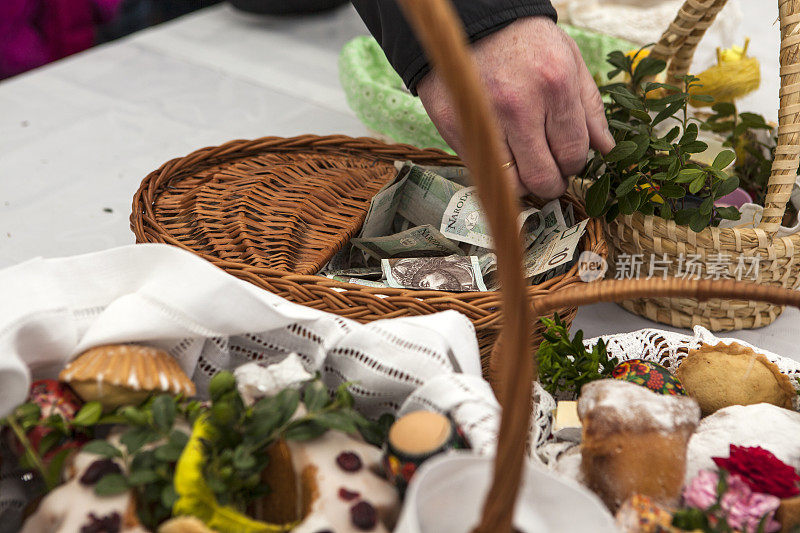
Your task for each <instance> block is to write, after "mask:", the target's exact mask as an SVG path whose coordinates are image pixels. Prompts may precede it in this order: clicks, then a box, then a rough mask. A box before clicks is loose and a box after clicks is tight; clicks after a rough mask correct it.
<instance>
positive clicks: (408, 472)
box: [400, 462, 417, 483]
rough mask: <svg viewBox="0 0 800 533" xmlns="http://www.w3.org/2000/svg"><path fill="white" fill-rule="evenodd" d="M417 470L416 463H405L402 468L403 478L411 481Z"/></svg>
mask: <svg viewBox="0 0 800 533" xmlns="http://www.w3.org/2000/svg"><path fill="white" fill-rule="evenodd" d="M416 471H417V465H415V464H414V463H410V462H409V463H405V464H404V465H403V468H402V469H401V470H400V475H401V476H403V479H404V480H405V481H406V483H407V482H409V481H411V477H412V476H413V475H414V473H415V472H416Z"/></svg>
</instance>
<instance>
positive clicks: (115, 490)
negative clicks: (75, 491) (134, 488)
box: [94, 474, 130, 496]
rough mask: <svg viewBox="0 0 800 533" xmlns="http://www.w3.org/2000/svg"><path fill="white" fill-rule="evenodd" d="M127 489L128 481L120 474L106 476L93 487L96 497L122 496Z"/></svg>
mask: <svg viewBox="0 0 800 533" xmlns="http://www.w3.org/2000/svg"><path fill="white" fill-rule="evenodd" d="M129 488H130V485H128V480H127V479H125V476H123V475H122V474H106V475H105V476H103V477H102V478H101V479H100V481H98V482H97V485H95V486H94V493H95V494H97V495H98V496H114V495H115V494H122V493H123V492H125V491H127V490H128V489H129Z"/></svg>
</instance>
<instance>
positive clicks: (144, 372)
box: [58, 344, 195, 410]
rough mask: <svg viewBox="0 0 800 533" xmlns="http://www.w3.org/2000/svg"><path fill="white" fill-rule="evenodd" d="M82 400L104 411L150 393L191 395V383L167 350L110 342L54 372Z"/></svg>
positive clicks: (144, 397)
mask: <svg viewBox="0 0 800 533" xmlns="http://www.w3.org/2000/svg"><path fill="white" fill-rule="evenodd" d="M58 377H59V379H60V380H61V381H64V382H66V383H69V385H70V387H72V389H73V390H74V391H75V392H76V393H78V396H80V397H81V398H82V399H83V400H84V401H87V402H89V401H93V400H97V401H99V402H100V403H102V404H103V407H105V408H106V409H107V410H111V409H114V408H115V407H118V406H120V405H136V404H139V403H141V402H142V401H144V400H145V399H146V398H147V397H148V396H149V395H150V394H152V393H156V392H166V393H170V394H184V395H186V396H194V394H195V386H194V383H192V380H191V379H189V377H188V376H187V375H186V374H185V373H184V372H183V370H182V369H181V367H180V366H179V365H178V363H177V362H176V361H175V359H173V358H172V357H171V356H170V355H169V354H168V353H167V352H165V351H163V350H158V349H155V348H149V347H147V346H140V345H137V344H111V345H106V346H98V347H96V348H92V349H90V350H87V351H85V352H83V353H82V354H81V355H79V356H78V357H77V358H75V359H74V360H72V362H70V363H69V364H68V365H67V366H66V367H65V368H64V370H62V371H61V373H60V374H59V375H58Z"/></svg>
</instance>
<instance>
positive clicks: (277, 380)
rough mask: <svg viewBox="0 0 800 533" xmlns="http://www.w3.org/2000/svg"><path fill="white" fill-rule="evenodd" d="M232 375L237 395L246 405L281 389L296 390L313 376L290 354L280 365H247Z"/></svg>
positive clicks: (294, 354) (293, 354)
mask: <svg viewBox="0 0 800 533" xmlns="http://www.w3.org/2000/svg"><path fill="white" fill-rule="evenodd" d="M233 375H234V376H235V377H236V384H237V386H238V388H239V394H241V395H242V399H243V400H244V402H245V403H246V404H247V405H251V404H253V403H254V402H255V401H257V400H258V399H260V398H264V397H268V396H275V395H276V394H278V393H279V392H280V391H282V390H283V389H287V388H297V387H299V386H300V385H301V384H302V383H304V382H306V381H308V380H309V379H311V378H313V377H314V376H313V375H311V374H310V373H308V372H307V371H306V369H305V367H304V366H303V363H302V362H301V361H300V357H299V356H298V355H297V354H296V353H290V354H289V355H288V356H286V359H284V360H283V361H281V362H280V363H276V364H273V365H269V366H267V367H264V366H261V365H260V364H258V363H247V364H245V365H242V366H240V367H238V368H237V369H236V370H235V371H234V372H233Z"/></svg>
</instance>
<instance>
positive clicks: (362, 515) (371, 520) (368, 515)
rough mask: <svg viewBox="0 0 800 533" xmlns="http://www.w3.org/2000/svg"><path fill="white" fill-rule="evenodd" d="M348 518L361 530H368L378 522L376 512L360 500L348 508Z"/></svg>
mask: <svg viewBox="0 0 800 533" xmlns="http://www.w3.org/2000/svg"><path fill="white" fill-rule="evenodd" d="M350 520H351V521H352V522H353V525H354V526H356V527H357V528H358V529H360V530H361V531H369V530H371V529H372V528H374V527H375V525H376V524H377V523H378V513H377V512H376V511H375V508H374V507H373V506H372V505H370V504H369V503H367V502H365V501H360V502H358V503H357V504H355V505H354V506H352V507H351V508H350Z"/></svg>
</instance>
